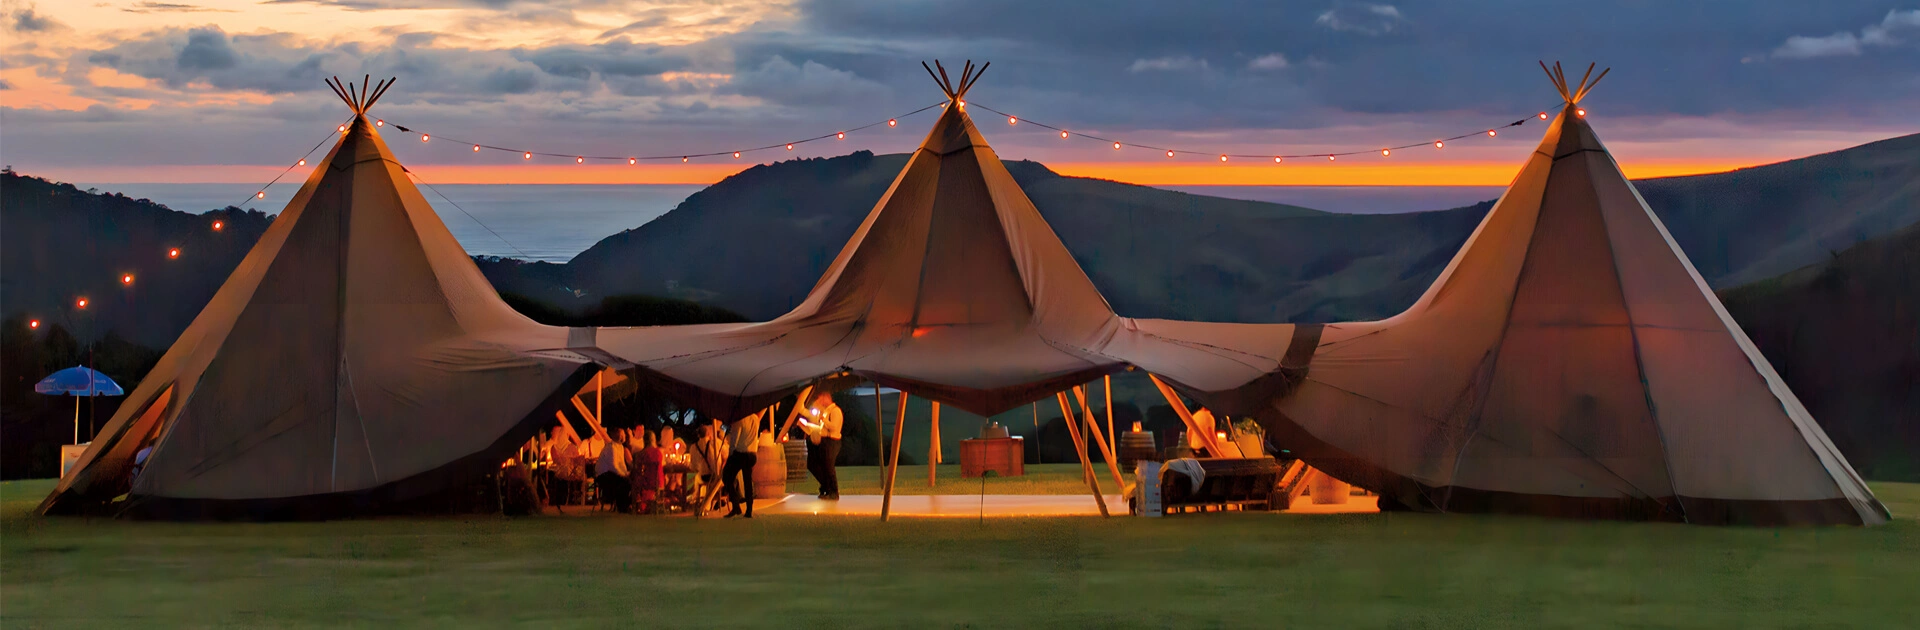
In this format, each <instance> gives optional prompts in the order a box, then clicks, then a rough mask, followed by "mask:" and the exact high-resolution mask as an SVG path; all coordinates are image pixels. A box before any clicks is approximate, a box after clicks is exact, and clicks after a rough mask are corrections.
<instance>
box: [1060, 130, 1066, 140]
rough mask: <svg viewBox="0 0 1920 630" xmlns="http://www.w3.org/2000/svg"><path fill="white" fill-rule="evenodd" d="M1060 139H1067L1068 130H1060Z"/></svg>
mask: <svg viewBox="0 0 1920 630" xmlns="http://www.w3.org/2000/svg"><path fill="white" fill-rule="evenodd" d="M1060 139H1061V140H1065V139H1067V132H1065V131H1062V132H1060Z"/></svg>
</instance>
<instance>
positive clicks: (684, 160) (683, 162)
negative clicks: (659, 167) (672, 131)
mask: <svg viewBox="0 0 1920 630" xmlns="http://www.w3.org/2000/svg"><path fill="white" fill-rule="evenodd" d="M680 163H681V164H686V163H687V157H686V156H684V155H683V156H680Z"/></svg>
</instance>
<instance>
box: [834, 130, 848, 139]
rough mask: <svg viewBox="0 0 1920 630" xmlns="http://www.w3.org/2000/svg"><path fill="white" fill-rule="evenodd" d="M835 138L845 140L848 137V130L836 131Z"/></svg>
mask: <svg viewBox="0 0 1920 630" xmlns="http://www.w3.org/2000/svg"><path fill="white" fill-rule="evenodd" d="M833 139H835V140H845V139H847V132H845V131H842V132H840V133H836V134H833Z"/></svg>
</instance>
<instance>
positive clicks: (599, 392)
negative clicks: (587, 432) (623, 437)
mask: <svg viewBox="0 0 1920 630" xmlns="http://www.w3.org/2000/svg"><path fill="white" fill-rule="evenodd" d="M606 376H607V371H606V370H600V371H598V372H594V373H593V417H594V418H596V419H598V418H605V417H607V416H606V414H604V413H602V407H601V403H602V402H604V401H606V399H607V378H606ZM602 424H605V423H602Z"/></svg>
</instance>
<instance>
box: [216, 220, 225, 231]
mask: <svg viewBox="0 0 1920 630" xmlns="http://www.w3.org/2000/svg"><path fill="white" fill-rule="evenodd" d="M224 227H227V223H226V222H225V221H214V222H213V231H215V232H218V231H220V228H224Z"/></svg>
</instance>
